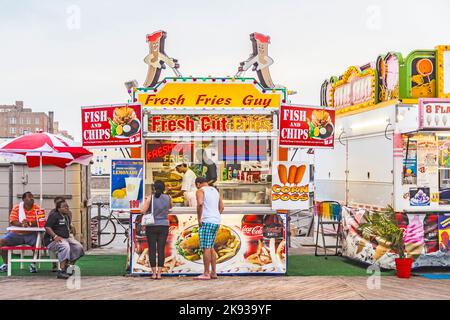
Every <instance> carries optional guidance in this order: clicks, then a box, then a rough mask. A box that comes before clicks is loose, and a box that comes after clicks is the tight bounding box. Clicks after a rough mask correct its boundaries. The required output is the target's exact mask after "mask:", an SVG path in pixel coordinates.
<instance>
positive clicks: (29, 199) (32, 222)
mask: <svg viewBox="0 0 450 320" xmlns="http://www.w3.org/2000/svg"><path fill="white" fill-rule="evenodd" d="M40 209H41V208H40V207H39V205H37V204H36V203H34V196H33V194H32V193H31V192H29V191H27V192H25V193H24V194H23V195H22V202H21V203H19V204H17V205H15V206H14V208H13V209H12V210H11V214H10V215H9V224H10V225H11V226H13V227H23V228H28V227H36V226H37V222H36V210H40ZM36 240H37V232H28V231H9V232H8V233H7V234H5V235H4V236H3V238H1V239H0V250H1V247H6V246H20V245H27V246H31V247H34V246H36ZM1 255H2V258H3V264H2V265H1V266H0V272H7V271H8V252H7V251H6V250H1ZM30 272H31V273H36V272H37V269H36V265H35V264H34V263H32V264H30Z"/></svg>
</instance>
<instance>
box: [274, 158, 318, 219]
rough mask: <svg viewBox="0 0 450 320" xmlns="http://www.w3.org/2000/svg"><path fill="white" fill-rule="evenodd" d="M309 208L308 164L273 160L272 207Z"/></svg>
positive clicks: (277, 208)
mask: <svg viewBox="0 0 450 320" xmlns="http://www.w3.org/2000/svg"><path fill="white" fill-rule="evenodd" d="M308 208H309V166H308V164H307V163H303V162H287V161H285V162H274V163H273V169H272V209H275V210H301V209H308Z"/></svg>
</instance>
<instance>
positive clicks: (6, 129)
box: [0, 101, 73, 139]
mask: <svg viewBox="0 0 450 320" xmlns="http://www.w3.org/2000/svg"><path fill="white" fill-rule="evenodd" d="M58 126H59V124H58V122H54V121H53V111H50V112H49V114H46V113H45V112H33V110H31V109H30V108H24V104H23V101H16V103H15V104H13V105H0V137H2V138H15V137H18V136H21V135H23V134H27V133H32V132H40V131H45V132H50V133H54V134H60V135H63V136H65V137H67V138H69V139H73V137H72V136H71V135H69V134H68V132H67V131H65V130H63V131H60V130H59V128H58Z"/></svg>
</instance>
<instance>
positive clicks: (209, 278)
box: [194, 274, 211, 280]
mask: <svg viewBox="0 0 450 320" xmlns="http://www.w3.org/2000/svg"><path fill="white" fill-rule="evenodd" d="M194 280H211V277H210V276H206V275H204V274H202V275H200V276H198V277H195V278H194Z"/></svg>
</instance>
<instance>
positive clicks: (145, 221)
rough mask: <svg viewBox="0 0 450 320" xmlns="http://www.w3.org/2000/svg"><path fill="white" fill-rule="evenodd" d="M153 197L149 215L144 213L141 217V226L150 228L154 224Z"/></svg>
mask: <svg viewBox="0 0 450 320" xmlns="http://www.w3.org/2000/svg"><path fill="white" fill-rule="evenodd" d="M153 200H154V199H153V196H152V204H151V211H150V213H146V214H144V215H143V216H142V222H141V225H143V226H151V225H153V224H155V217H154V216H153Z"/></svg>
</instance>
